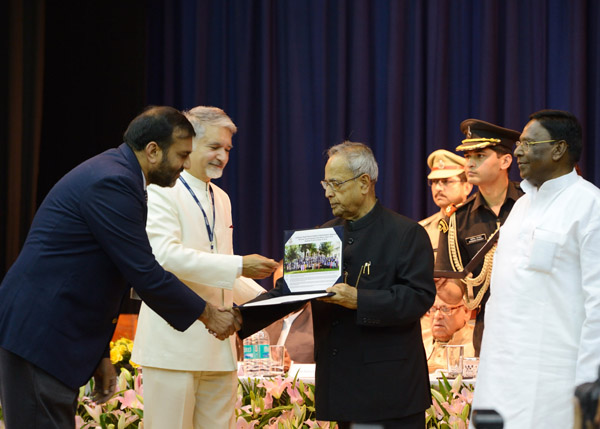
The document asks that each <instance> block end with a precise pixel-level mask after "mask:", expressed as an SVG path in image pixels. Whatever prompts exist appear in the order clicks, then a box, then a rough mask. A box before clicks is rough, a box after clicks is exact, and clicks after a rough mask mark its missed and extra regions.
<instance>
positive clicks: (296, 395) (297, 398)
mask: <svg viewBox="0 0 600 429" xmlns="http://www.w3.org/2000/svg"><path fill="white" fill-rule="evenodd" d="M286 390H287V393H288V395H290V402H291V403H292V404H298V405H302V404H303V403H304V399H303V398H302V395H300V392H299V391H298V388H296V387H292V386H291V385H290V386H288V387H287V389H286Z"/></svg>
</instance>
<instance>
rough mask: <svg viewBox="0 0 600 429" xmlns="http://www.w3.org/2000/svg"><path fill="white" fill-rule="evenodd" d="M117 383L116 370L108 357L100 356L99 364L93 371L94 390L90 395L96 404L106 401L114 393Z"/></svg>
mask: <svg viewBox="0 0 600 429" xmlns="http://www.w3.org/2000/svg"><path fill="white" fill-rule="evenodd" d="M116 385H117V371H115V367H114V366H113V364H112V362H111V361H110V358H107V357H105V358H102V360H101V361H100V365H98V368H96V371H95V372H94V392H93V393H92V397H93V398H94V401H95V402H96V403H97V404H103V403H105V402H106V401H108V400H109V399H110V398H111V397H112V395H114V393H115V388H116Z"/></svg>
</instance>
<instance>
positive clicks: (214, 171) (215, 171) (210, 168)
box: [206, 164, 223, 179]
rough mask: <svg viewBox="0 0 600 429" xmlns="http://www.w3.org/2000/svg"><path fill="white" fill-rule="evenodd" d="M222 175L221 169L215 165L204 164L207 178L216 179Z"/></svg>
mask: <svg viewBox="0 0 600 429" xmlns="http://www.w3.org/2000/svg"><path fill="white" fill-rule="evenodd" d="M222 175H223V169H222V168H219V167H215V166H214V165H210V164H209V165H207V166H206V176H207V177H208V178H209V179H218V178H220V177H221V176H222Z"/></svg>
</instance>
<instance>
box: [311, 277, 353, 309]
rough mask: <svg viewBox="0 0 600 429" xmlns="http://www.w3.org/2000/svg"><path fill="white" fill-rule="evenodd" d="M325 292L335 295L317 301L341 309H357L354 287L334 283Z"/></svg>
mask: <svg viewBox="0 0 600 429" xmlns="http://www.w3.org/2000/svg"><path fill="white" fill-rule="evenodd" d="M327 292H333V293H335V295H333V296H326V297H323V298H319V301H324V302H329V303H330V304H337V305H341V306H342V307H346V308H349V309H350V310H356V308H357V307H358V293H357V291H356V288H355V287H352V286H350V285H349V284H346V283H336V284H334V285H333V286H331V287H330V288H329V289H327Z"/></svg>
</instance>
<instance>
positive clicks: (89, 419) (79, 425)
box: [75, 368, 144, 429]
mask: <svg viewBox="0 0 600 429" xmlns="http://www.w3.org/2000/svg"><path fill="white" fill-rule="evenodd" d="M116 389H117V391H116V392H115V394H114V396H113V397H112V398H111V399H109V400H108V401H107V402H106V403H104V404H96V403H95V402H94V401H93V400H92V399H91V398H90V397H89V393H90V392H93V390H94V380H93V379H92V380H90V381H89V382H88V384H87V385H86V386H83V387H81V388H80V389H79V399H78V404H77V414H76V416H75V428H76V429H88V428H102V429H125V428H130V429H142V428H143V427H144V424H143V420H142V419H143V417H144V400H143V394H144V391H143V387H142V374H141V372H140V371H138V370H137V369H136V370H135V371H134V374H133V375H132V374H131V373H130V372H129V371H128V370H127V369H125V368H121V373H120V374H119V376H118V377H117V388H116Z"/></svg>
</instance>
